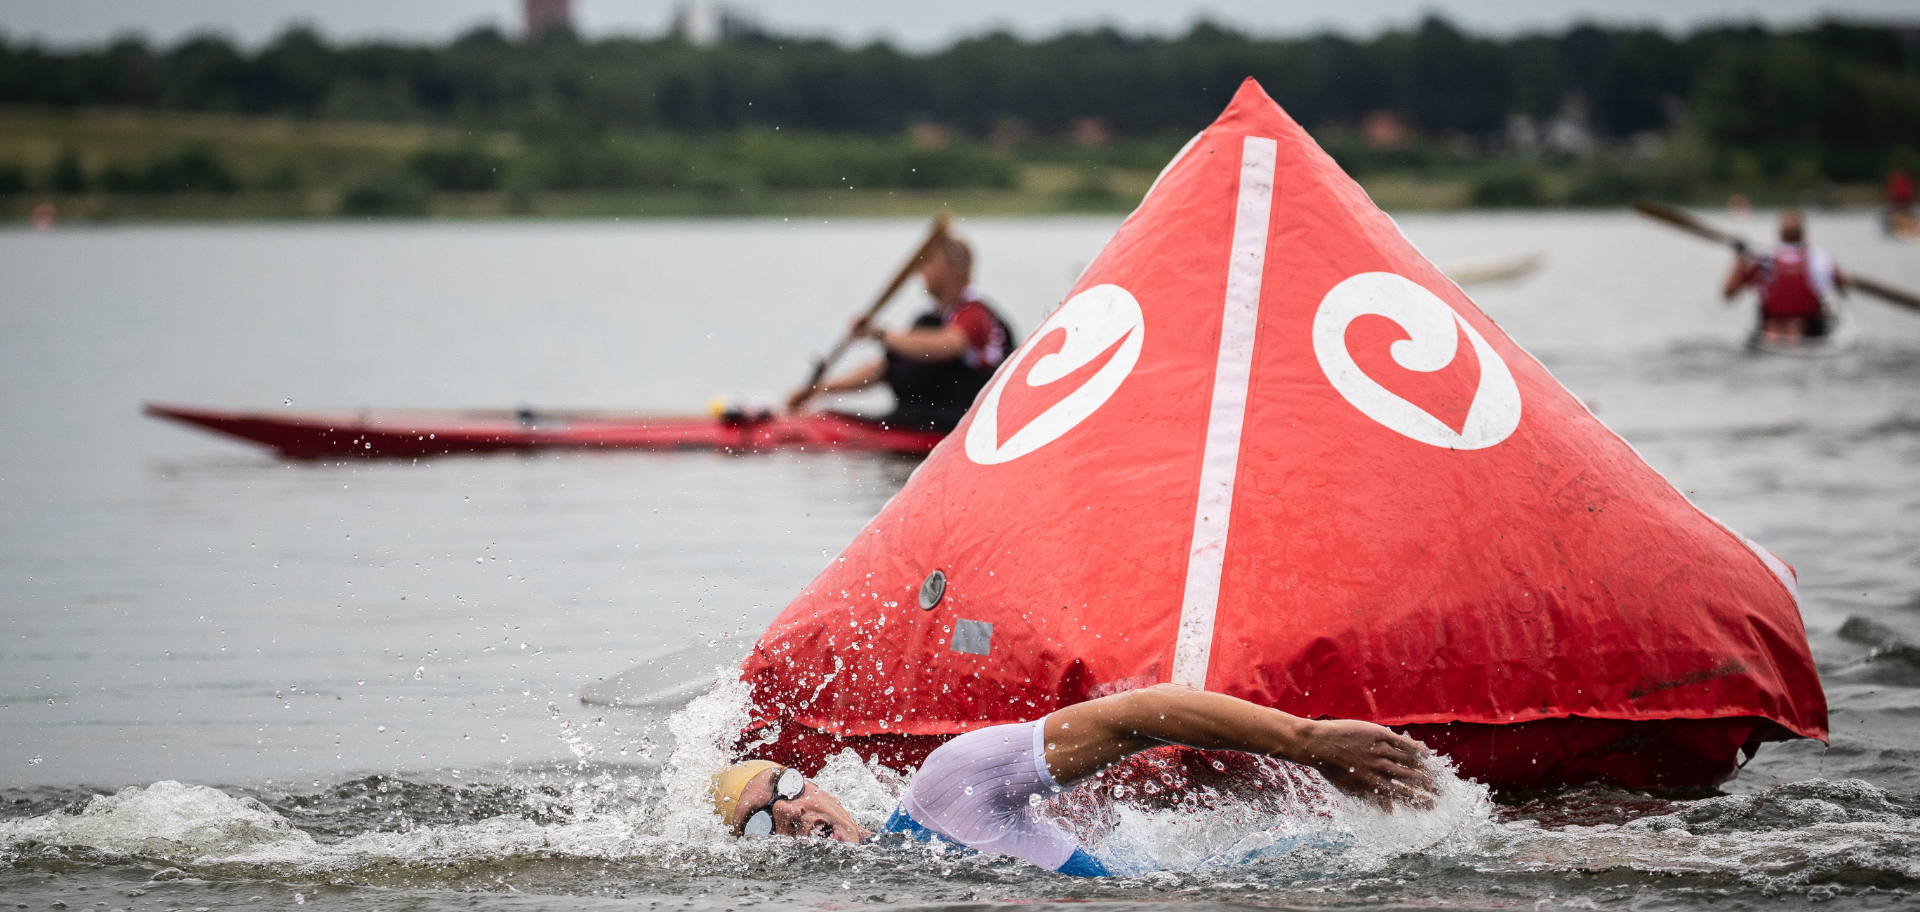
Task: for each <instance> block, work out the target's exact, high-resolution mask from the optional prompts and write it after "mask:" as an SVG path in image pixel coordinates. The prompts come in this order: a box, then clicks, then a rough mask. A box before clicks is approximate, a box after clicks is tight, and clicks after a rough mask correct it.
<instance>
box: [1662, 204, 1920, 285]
mask: <svg viewBox="0 0 1920 912" xmlns="http://www.w3.org/2000/svg"><path fill="white" fill-rule="evenodd" d="M1633 208H1634V211H1636V212H1638V213H1640V214H1641V215H1644V216H1646V217H1648V218H1651V219H1657V220H1659V221H1662V222H1666V223H1667V224H1669V225H1672V226H1673V227H1675V228H1678V229H1680V230H1681V231H1685V232H1687V233H1688V234H1692V235H1696V236H1699V237H1703V238H1706V239H1707V240H1709V241H1713V242H1714V243H1716V244H1725V245H1727V246H1728V247H1731V248H1733V252H1734V253H1739V254H1745V253H1746V252H1747V242H1746V241H1744V240H1742V239H1741V238H1739V237H1738V236H1736V235H1731V234H1728V233H1726V232H1724V231H1721V230H1720V229H1718V228H1715V227H1713V226H1712V225H1708V224H1707V223H1705V222H1702V221H1700V220H1699V219H1697V218H1694V217H1693V216H1692V215H1689V214H1687V213H1685V212H1682V211H1681V210H1679V209H1676V208H1674V207H1672V206H1669V205H1667V204H1666V203H1662V202H1659V201H1657V200H1650V199H1637V200H1634V201H1633ZM1843 275H1844V276H1845V278H1846V283H1847V286H1848V287H1850V288H1858V289H1860V290H1861V291H1864V292H1866V293H1867V294H1870V295H1873V296H1874V297H1877V298H1880V299H1881V300H1883V301H1886V302H1888V303H1890V304H1898V305H1900V306H1902V307H1908V308H1912V309H1913V310H1920V295H1916V294H1914V293H1913V292H1911V291H1907V290H1906V289H1904V288H1895V287H1894V286H1892V285H1888V284H1886V283H1884V282H1879V281H1875V280H1873V279H1870V278H1867V277H1866V276H1862V275H1855V274H1854V273H1852V272H1847V273H1844V274H1843Z"/></svg>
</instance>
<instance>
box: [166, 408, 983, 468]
mask: <svg viewBox="0 0 1920 912" xmlns="http://www.w3.org/2000/svg"><path fill="white" fill-rule="evenodd" d="M146 413H147V414H149V415H152V416H154V417H157V418H168V419H171V420H174V421H178V422H181V423H183V424H191V425H194V426H196V427H202V428H206V429H207V430H210V431H216V432H219V433H222V434H227V435H229V436H233V437H238V438H240V439H242V440H248V441H252V442H254V443H258V444H260V445H262V446H266V447H270V448H272V449H273V450H274V451H276V452H278V453H279V454H280V455H283V456H291V457H294V458H298V459H315V458H322V457H337V456H366V457H395V456H440V455H444V454H447V453H486V452H493V451H498V450H546V449H624V450H721V451H725V452H729V453H758V452H765V451H769V450H847V451H853V452H867V453H891V454H898V455H903V456H925V455H926V454H927V453H929V452H931V451H932V450H933V447H934V444H937V443H939V442H940V438H942V437H945V436H946V435H945V434H944V433H941V432H939V431H919V430H911V429H907V428H898V427H889V426H888V425H886V424H883V423H881V422H879V421H874V420H871V419H866V418H857V417H854V416H851V415H841V414H835V413H832V412H818V413H814V414H807V415H791V416H789V415H767V416H756V417H736V416H728V417H717V418H716V417H704V416H690V415H641V414H635V413H631V412H594V411H538V412H536V411H532V410H527V409H521V410H517V411H516V410H513V409H476V410H464V411H431V410H425V409H421V410H409V409H380V410H347V409H339V410H333V411H320V412H290V411H289V412H281V411H265V412H242V411H233V410H230V409H212V408H197V407H190V406H175V405H160V404H157V403H151V402H150V403H147V405H146Z"/></svg>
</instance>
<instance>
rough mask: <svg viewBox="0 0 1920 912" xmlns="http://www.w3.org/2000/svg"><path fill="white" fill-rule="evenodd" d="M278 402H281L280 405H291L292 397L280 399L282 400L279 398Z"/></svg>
mask: <svg viewBox="0 0 1920 912" xmlns="http://www.w3.org/2000/svg"><path fill="white" fill-rule="evenodd" d="M280 404H281V405H292V404H293V400H292V399H282V400H280Z"/></svg>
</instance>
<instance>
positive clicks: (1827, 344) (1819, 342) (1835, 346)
mask: <svg viewBox="0 0 1920 912" xmlns="http://www.w3.org/2000/svg"><path fill="white" fill-rule="evenodd" d="M1852 317H1853V315H1852V314H1851V313H1849V312H1848V309H1847V308H1846V307H1845V306H1843V305H1840V304H1838V303H1835V304H1831V305H1829V306H1828V308H1827V333H1826V334H1825V335H1821V336H1801V337H1797V338H1780V337H1777V336H1774V335H1772V334H1770V333H1767V332H1764V331H1762V330H1760V329H1758V328H1756V329H1754V330H1753V331H1752V332H1750V333H1748V334H1747V350H1748V351H1755V352H1760V353H1763V354H1768V355H1786V356H1788V357H1793V358H1831V357H1833V356H1835V355H1840V354H1845V353H1846V352H1848V351H1851V350H1852V349H1853V347H1854V344H1855V343H1856V342H1857V341H1858V340H1859V333H1858V332H1857V331H1856V327H1855V326H1854V325H1853V319H1852Z"/></svg>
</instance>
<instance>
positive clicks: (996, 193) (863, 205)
mask: <svg viewBox="0 0 1920 912" xmlns="http://www.w3.org/2000/svg"><path fill="white" fill-rule="evenodd" d="M1179 140H1180V138H1179V137H1167V138H1164V139H1155V140H1147V141H1135V142H1131V143H1127V144H1122V145H1115V146H1106V147H1078V146H1072V145H1062V144H1059V143H1057V142H1056V143H1052V144H1039V143H1028V144H1024V145H1014V146H1009V147H1006V148H995V147H988V146H985V145H980V144H968V143H966V142H964V141H959V142H948V141H945V140H942V141H939V142H933V143H928V142H922V141H915V140H914V139H913V138H910V137H907V136H901V137H868V136H857V135H830V134H784V133H780V132H777V131H746V132H737V133H731V134H716V135H698V136H679V135H647V136H616V137H601V138H595V139H590V140H585V139H567V138H559V139H547V140H544V141H541V142H533V141H529V140H527V139H525V138H523V137H519V136H516V135H514V134H511V133H488V134H476V133H474V132H469V131H463V130H457V129H452V128H445V127H431V126H422V125H419V124H408V123H382V122H367V121H345V120H300V119H293V118H281V117H242V116H234V115H218V114H192V113H178V112H154V111H146V112H132V111H117V110H80V111H55V110H48V109H33V108H0V220H7V221H16V222H17V221H22V220H26V219H28V218H29V217H30V214H31V213H32V212H33V210H34V209H35V208H36V207H38V206H40V205H41V204H43V203H51V204H52V205H53V206H54V207H55V210H56V211H57V213H58V217H59V218H60V219H61V220H63V221H68V222H112V221H127V220H139V221H155V220H248V219H321V218H382V217H410V218H472V219H495V218H516V217H537V218H597V217H685V216H710V215H719V216H725V215H786V216H794V215H810V216H812V215H817V216H852V215H875V216H878V215H924V214H926V213H927V212H929V211H932V210H935V209H940V208H947V209H952V210H955V211H959V212H965V213H968V214H973V215H1043V214H1058V213H1073V212H1088V213H1117V212H1125V211H1128V210H1130V209H1131V208H1132V207H1133V206H1134V205H1135V204H1137V203H1138V201H1139V199H1140V197H1141V196H1142V195H1143V194H1144V193H1145V192H1146V190H1147V188H1148V187H1149V186H1150V185H1151V183H1152V180H1153V177H1154V174H1155V172H1156V170H1157V168H1158V166H1159V164H1160V163H1161V162H1164V161H1165V160H1166V158H1168V157H1170V156H1171V154H1172V152H1173V150H1174V149H1176V148H1177V147H1178V142H1179ZM1323 141H1325V142H1326V144H1327V147H1328V149H1329V151H1330V152H1332V154H1333V155H1334V156H1335V157H1336V159H1338V160H1340V161H1341V163H1342V164H1343V166H1345V167H1346V168H1347V169H1348V170H1349V172H1351V173H1353V174H1355V176H1356V177H1357V178H1358V179H1359V180H1360V182H1361V184H1362V185H1363V186H1364V187H1365V188H1366V190H1367V192H1368V193H1369V194H1370V195H1372V197H1373V199H1374V201H1375V202H1376V203H1378V204H1379V205H1381V206H1382V207H1383V208H1386V209H1390V210H1397V211H1412V210H1447V209H1460V208H1468V207H1493V208H1527V207H1543V206H1617V205H1622V204H1624V203H1625V202H1626V201H1628V200H1629V199H1631V198H1632V197H1634V196H1638V195H1652V196H1658V197H1662V198H1665V199H1669V200H1673V201H1677V202H1687V203H1697V204H1719V203H1722V202H1724V201H1725V200H1726V199H1727V197H1728V196H1729V195H1730V194H1732V193H1736V192H1737V193H1741V194H1744V195H1746V196H1747V197H1748V198H1749V199H1751V200H1752V201H1753V202H1754V203H1756V204H1760V205H1768V204H1785V203H1798V204H1802V205H1867V204H1872V203H1874V202H1876V201H1877V193H1878V190H1877V188H1875V187H1873V186H1870V185H1857V186H1856V185H1838V184H1831V183H1825V182H1821V181H1819V180H1818V179H1817V178H1816V177H1811V176H1806V177H1802V178H1800V179H1790V178H1778V177H1776V178H1771V179H1763V178H1761V177H1759V176H1758V175H1749V176H1747V177H1745V178H1743V179H1728V178H1725V177H1720V178H1715V177H1714V176H1713V175H1712V174H1711V173H1710V170H1709V169H1707V168H1705V167H1704V165H1703V164H1702V161H1703V160H1704V156H1703V155H1702V153H1701V151H1700V149H1699V147H1698V144H1697V143H1689V142H1688V141H1687V138H1686V137H1685V136H1682V137H1680V138H1679V139H1678V140H1676V141H1674V142H1671V143H1669V144H1668V146H1667V147H1666V148H1665V149H1664V150H1662V151H1660V152H1659V153H1657V154H1653V155H1644V154H1643V155H1639V156H1635V157H1625V156H1613V157H1608V156H1598V157H1590V158H1586V159H1578V160H1576V159H1548V158H1539V157H1514V156H1500V155H1474V154H1471V153H1462V152H1459V151H1457V150H1449V149H1443V148H1421V147H1413V148H1409V149H1403V150H1398V151H1393V152H1380V151H1377V150H1369V149H1367V148H1365V147H1362V146H1358V145H1356V144H1355V143H1354V142H1353V141H1352V139H1351V137H1349V136H1346V135H1342V134H1337V133H1336V134H1331V135H1329V136H1327V137H1324V138H1323ZM1162 146H1167V148H1161V147H1162Z"/></svg>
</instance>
